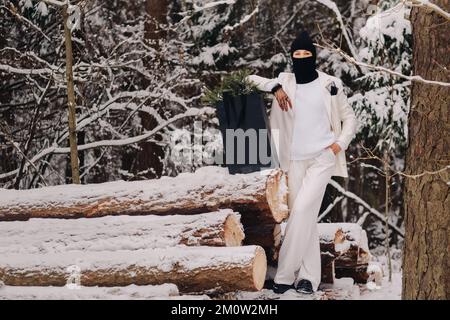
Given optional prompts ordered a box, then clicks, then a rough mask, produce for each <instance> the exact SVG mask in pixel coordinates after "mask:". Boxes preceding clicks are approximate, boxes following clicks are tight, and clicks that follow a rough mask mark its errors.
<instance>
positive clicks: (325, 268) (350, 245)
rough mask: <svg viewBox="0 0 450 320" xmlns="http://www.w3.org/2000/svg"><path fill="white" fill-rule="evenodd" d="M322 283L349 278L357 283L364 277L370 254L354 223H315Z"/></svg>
mask: <svg viewBox="0 0 450 320" xmlns="http://www.w3.org/2000/svg"><path fill="white" fill-rule="evenodd" d="M318 228H319V234H320V250H321V259H322V282H324V283H333V282H334V277H336V278H344V277H350V278H353V279H354V280H355V282H357V283H365V282H366V281H367V278H368V273H367V264H368V262H369V261H370V257H371V256H370V252H369V246H368V240H367V234H366V232H365V230H364V229H362V228H361V226H360V225H358V224H356V223H319V224H318Z"/></svg>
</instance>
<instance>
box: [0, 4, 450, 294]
mask: <svg viewBox="0 0 450 320" xmlns="http://www.w3.org/2000/svg"><path fill="white" fill-rule="evenodd" d="M449 22H450V3H449V1H448V0H433V1H431V0H309V1H306V0H284V1H277V0H223V1H222V0H221V1H216V0H133V1H123V0H109V1H101V0H67V1H66V0H0V230H1V231H0V299H96V298H99V297H100V298H102V299H105V298H112V299H117V298H125V299H132V298H136V297H138V298H141V299H153V298H162V299H165V298H172V299H174V298H175V299H177V298H179V299H225V298H226V299H237V300H239V299H264V300H271V299H280V297H281V299H317V300H321V299H369V300H371V299H393V300H398V299H449V297H450V288H449V284H450V271H449V269H448V262H449V261H450V260H449V259H450V257H449V252H448V248H449V241H450V238H449V232H448V230H449V212H448V211H447V210H448V209H445V208H446V207H448V205H449V203H448V201H449V200H448V199H449V197H448V192H449V190H448V183H449V182H448V181H450V180H449V176H448V174H449V165H450V161H449V151H448V150H449V139H448V137H449V131H448V129H449V128H448V124H449V119H448V117H449V115H448V106H449V104H450V73H449V69H448V68H449V67H450V51H449V50H450V41H449V40H450V32H449ZM300 30H308V32H309V33H310V35H311V36H312V37H313V41H314V44H315V47H316V49H317V67H318V69H319V70H321V71H323V72H325V73H327V74H329V75H332V76H334V77H337V78H339V79H341V80H342V83H343V88H344V91H345V94H346V95H347V97H348V103H349V104H350V106H351V108H352V109H353V111H354V112H355V115H356V118H357V120H358V126H357V129H356V135H355V137H354V139H353V140H352V142H351V143H350V145H349V147H348V149H347V150H346V151H345V155H346V159H347V168H348V175H349V176H348V178H344V177H333V178H332V180H331V181H330V182H329V183H328V185H327V187H326V192H325V196H324V198H323V201H322V204H321V207H320V212H319V215H318V221H317V222H318V225H319V226H320V227H319V233H320V250H321V258H322V262H321V263H322V284H321V287H320V290H319V291H317V292H316V293H314V295H312V298H311V297H306V298H305V297H304V296H303V295H301V294H298V293H297V292H295V291H293V290H290V291H288V292H286V293H284V294H282V295H280V296H278V295H276V294H274V293H273V292H272V291H271V290H270V288H268V287H267V282H268V281H270V280H272V279H273V273H274V272H275V270H276V260H277V256H278V253H277V252H278V249H279V246H280V241H282V237H283V234H284V232H285V227H286V218H287V213H286V211H287V210H286V204H285V202H286V201H287V200H286V197H287V196H286V194H287V190H285V189H286V186H285V184H286V181H285V180H286V176H285V175H284V173H282V172H280V171H277V170H275V169H274V170H273V171H270V172H268V173H266V174H260V173H252V174H237V175H229V174H227V173H226V172H225V171H226V169H225V168H223V167H221V166H218V165H216V164H213V163H211V162H210V161H209V160H210V158H211V154H213V153H217V152H220V150H221V148H223V143H222V136H221V132H220V130H219V120H218V117H217V113H216V108H215V106H214V105H213V104H211V103H209V102H208V101H207V100H206V99H205V96H207V95H208V92H211V90H212V89H213V88H215V87H217V86H219V85H220V83H221V82H222V81H223V79H224V77H226V76H229V75H230V74H233V73H235V72H239V71H242V70H246V72H248V73H250V74H254V75H259V76H262V77H266V78H270V79H272V78H276V77H277V76H278V74H279V73H280V72H292V71H291V70H292V62H291V57H290V54H289V47H290V44H291V42H292V41H293V40H294V38H295V37H296V35H297V33H298V32H299V31H300ZM262 95H263V99H264V100H263V101H264V105H265V106H266V107H267V113H268V115H269V116H270V113H271V112H272V111H271V107H272V100H273V99H274V95H273V94H271V93H270V92H265V93H263V94H262ZM223 170H225V171H223ZM61 218H64V219H61ZM168 225H170V229H168V228H167V227H166V226H168ZM205 230H206V231H205ZM230 230H231V231H230ZM205 232H207V234H205ZM181 247H182V248H184V247H187V248H186V249H182V248H181ZM216 247H223V248H216ZM218 249H220V250H218ZM338 249H339V250H338ZM144 253H145V254H144ZM266 260H267V263H266ZM257 264H258V265H257ZM174 265H176V266H177V267H174ZM230 265H231V267H232V270H234V271H227V272H226V274H225V273H224V272H225V271H226V270H228V269H227V268H231V267H230ZM261 265H262V266H261ZM180 266H181V267H180ZM180 269H182V270H181V271H180ZM263 269H264V272H263V271H261V270H263ZM266 269H267V272H266ZM111 270H114V272H116V273H117V274H116V275H115V276H110V275H109V274H110V273H111ZM198 270H200V271H198ZM236 270H239V271H236ZM258 272H259V273H261V274H257V273H258ZM255 274H256V275H255ZM80 279H81V286H82V288H83V289H82V290H70V286H71V285H75V286H76V285H79V284H80V283H79V282H80ZM264 283H266V284H264ZM111 287H114V288H116V289H117V290H116V291H113V290H112V289H111ZM108 288H109V289H108Z"/></svg>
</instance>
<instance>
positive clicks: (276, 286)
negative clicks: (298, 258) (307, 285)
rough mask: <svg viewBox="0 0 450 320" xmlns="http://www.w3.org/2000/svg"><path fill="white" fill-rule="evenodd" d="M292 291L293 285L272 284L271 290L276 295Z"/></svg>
mask: <svg viewBox="0 0 450 320" xmlns="http://www.w3.org/2000/svg"><path fill="white" fill-rule="evenodd" d="M290 289H294V285H292V284H281V283H275V282H274V283H273V287H272V290H273V292H275V293H277V294H283V293H285V292H286V291H288V290H290Z"/></svg>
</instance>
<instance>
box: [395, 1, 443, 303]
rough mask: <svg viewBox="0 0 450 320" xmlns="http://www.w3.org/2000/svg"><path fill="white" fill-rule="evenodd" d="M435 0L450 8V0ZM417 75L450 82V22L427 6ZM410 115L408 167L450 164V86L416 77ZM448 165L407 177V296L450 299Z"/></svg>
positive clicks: (419, 22)
mask: <svg viewBox="0 0 450 320" xmlns="http://www.w3.org/2000/svg"><path fill="white" fill-rule="evenodd" d="M433 3H434V4H436V5H437V6H439V7H441V8H442V9H444V10H446V11H447V12H449V11H450V5H449V1H448V0H436V1H433ZM411 22H412V27H413V36H414V41H413V43H414V47H413V74H414V75H420V76H422V77H423V78H425V79H430V80H438V81H445V82H450V74H449V72H448V68H449V67H450V54H449V43H450V33H449V32H448V21H446V20H445V19H444V18H442V17H441V16H439V15H438V14H436V13H434V12H429V11H427V10H426V9H425V8H424V7H414V8H413V10H412V14H411ZM411 96H412V101H411V111H410V116H409V135H408V136H409V148H408V150H407V154H406V172H407V173H408V174H421V173H424V172H425V171H429V172H430V171H431V172H432V171H437V170H440V169H443V168H445V167H446V166H448V165H449V164H450V162H449V160H448V150H449V143H448V142H449V134H448V124H449V117H448V115H449V112H448V111H449V109H448V108H449V105H450V100H449V97H450V89H449V88H448V87H443V86H438V85H427V84H422V83H419V82H414V83H413V86H412V93H411ZM449 180H450V179H449V175H448V170H443V171H440V172H439V173H437V174H428V173H426V174H424V175H420V176H418V177H415V178H409V177H407V178H406V179H405V214H406V219H405V229H406V230H405V231H406V237H405V247H404V261H403V293H402V296H403V299H449V298H450V257H449V249H448V248H449V245H450V243H449V236H450V233H449V232H448V230H449V227H450V226H449V220H450V215H449V213H448V208H449V206H450V203H449V196H448V192H449V188H448V184H447V183H448V181H449Z"/></svg>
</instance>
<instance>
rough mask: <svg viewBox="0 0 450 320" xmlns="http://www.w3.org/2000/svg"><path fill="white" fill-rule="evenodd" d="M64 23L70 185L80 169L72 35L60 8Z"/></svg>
mask: <svg viewBox="0 0 450 320" xmlns="http://www.w3.org/2000/svg"><path fill="white" fill-rule="evenodd" d="M62 10H63V17H64V19H63V22H64V39H65V44H66V79H67V106H68V109H69V144H70V166H71V169H72V183H75V184H80V167H79V164H78V147H77V129H76V116H75V107H76V102H75V89H74V83H73V70H72V60H73V56H72V35H71V31H70V29H69V28H68V26H67V21H68V18H69V15H68V13H67V6H64V7H63V8H62Z"/></svg>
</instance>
